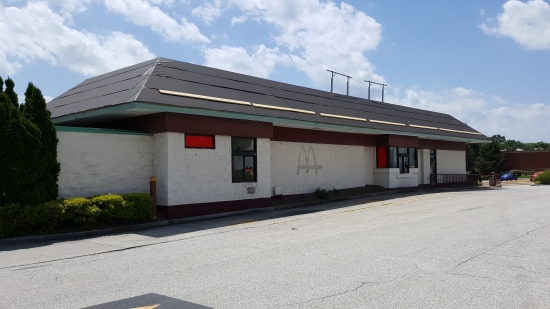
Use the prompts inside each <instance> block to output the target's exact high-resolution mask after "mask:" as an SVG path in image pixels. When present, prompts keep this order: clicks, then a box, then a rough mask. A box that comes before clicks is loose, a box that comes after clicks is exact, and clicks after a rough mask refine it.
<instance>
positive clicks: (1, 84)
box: [0, 76, 4, 93]
mask: <svg viewBox="0 0 550 309" xmlns="http://www.w3.org/2000/svg"><path fill="white" fill-rule="evenodd" d="M3 92H4V80H3V79H2V76H0V93H3Z"/></svg>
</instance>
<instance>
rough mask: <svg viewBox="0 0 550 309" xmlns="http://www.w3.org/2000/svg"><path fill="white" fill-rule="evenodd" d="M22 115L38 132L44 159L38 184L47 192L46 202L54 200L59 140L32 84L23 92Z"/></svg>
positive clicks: (57, 177) (40, 94) (56, 192)
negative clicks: (34, 125)
mask: <svg viewBox="0 0 550 309" xmlns="http://www.w3.org/2000/svg"><path fill="white" fill-rule="evenodd" d="M23 114H24V116H25V117H26V118H27V119H29V120H30V121H32V122H33V123H34V124H36V126H37V127H38V129H39V130H40V140H41V143H42V148H41V149H40V150H39V152H40V154H41V156H42V157H43V158H44V159H45V167H44V169H43V170H42V172H41V175H40V182H41V183H42V185H43V186H44V188H45V190H46V192H47V196H48V199H47V200H54V199H56V198H57V196H58V193H59V189H58V186H57V181H58V179H59V172H60V170H61V168H60V164H59V162H57V143H58V141H59V140H58V139H57V132H56V131H55V125H54V124H53V122H52V120H51V119H50V116H51V112H50V111H49V110H47V109H46V100H45V99H44V97H43V96H42V92H41V91H40V89H38V88H36V87H35V86H34V85H33V84H32V83H29V85H28V87H27V90H26V91H25V105H24V108H23Z"/></svg>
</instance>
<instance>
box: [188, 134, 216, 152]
mask: <svg viewBox="0 0 550 309" xmlns="http://www.w3.org/2000/svg"><path fill="white" fill-rule="evenodd" d="M185 148H203V149H214V148H215V147H214V136H212V135H190V134H185Z"/></svg>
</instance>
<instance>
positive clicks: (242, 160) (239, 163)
mask: <svg viewBox="0 0 550 309" xmlns="http://www.w3.org/2000/svg"><path fill="white" fill-rule="evenodd" d="M231 176H232V179H233V182H234V183H235V182H255V181H257V174H256V139H255V138H241V137H232V138H231Z"/></svg>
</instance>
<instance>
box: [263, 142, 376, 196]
mask: <svg viewBox="0 0 550 309" xmlns="http://www.w3.org/2000/svg"><path fill="white" fill-rule="evenodd" d="M365 154H366V151H365V147H363V146H342V145H328V144H314V143H294V142H279V141H271V185H272V186H273V187H275V186H280V187H282V193H283V194H284V195H289V194H302V193H311V192H313V191H315V190H316V189H317V188H322V189H329V190H332V189H333V188H336V189H344V188H354V187H360V186H364V185H365V178H366V177H365V173H366V172H365V171H366V164H365V161H366V159H365V158H366V155H365ZM316 167H317V168H316Z"/></svg>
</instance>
